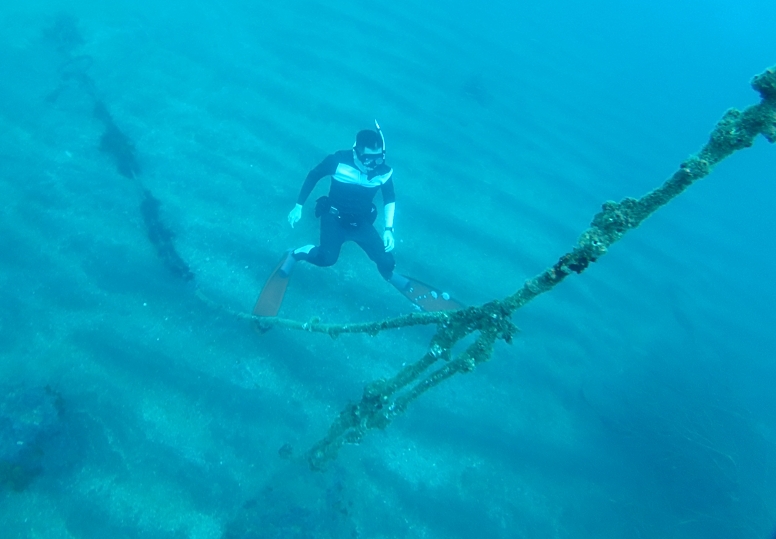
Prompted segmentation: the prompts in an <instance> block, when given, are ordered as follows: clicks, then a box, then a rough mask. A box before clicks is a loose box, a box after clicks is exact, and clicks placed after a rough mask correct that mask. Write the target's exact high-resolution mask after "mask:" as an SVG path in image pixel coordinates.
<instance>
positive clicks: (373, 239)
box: [353, 226, 396, 281]
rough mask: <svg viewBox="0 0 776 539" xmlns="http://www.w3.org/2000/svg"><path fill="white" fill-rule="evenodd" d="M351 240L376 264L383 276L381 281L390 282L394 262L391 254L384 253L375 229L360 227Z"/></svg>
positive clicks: (381, 239)
mask: <svg viewBox="0 0 776 539" xmlns="http://www.w3.org/2000/svg"><path fill="white" fill-rule="evenodd" d="M353 240H354V241H355V242H356V243H357V244H358V245H359V246H360V247H361V248H362V249H363V250H364V252H365V253H366V254H367V256H368V257H369V259H370V260H371V261H372V262H374V263H375V264H377V270H378V271H379V272H380V275H382V276H383V279H385V280H386V281H391V278H392V277H393V268H395V267H396V261H395V260H394V258H393V255H392V254H391V253H386V252H385V245H384V244H383V238H381V237H380V234H379V233H378V232H377V230H375V227H373V226H364V227H361V228H360V229H359V231H358V234H357V236H356V237H355V238H353Z"/></svg>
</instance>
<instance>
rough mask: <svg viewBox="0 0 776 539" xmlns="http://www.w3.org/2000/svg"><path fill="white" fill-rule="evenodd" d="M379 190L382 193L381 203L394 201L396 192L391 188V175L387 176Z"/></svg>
mask: <svg viewBox="0 0 776 539" xmlns="http://www.w3.org/2000/svg"><path fill="white" fill-rule="evenodd" d="M380 191H381V192H382V194H383V205H385V204H390V203H391V202H396V193H395V192H394V190H393V177H391V178H389V179H388V181H387V182H385V183H384V184H383V185H382V187H381V188H380Z"/></svg>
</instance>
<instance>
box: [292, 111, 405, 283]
mask: <svg viewBox="0 0 776 539" xmlns="http://www.w3.org/2000/svg"><path fill="white" fill-rule="evenodd" d="M375 126H376V127H377V130H372V129H365V130H363V131H359V132H358V134H356V142H355V143H354V144H353V148H352V149H348V150H341V151H338V152H336V153H333V154H331V155H329V156H328V157H326V158H325V159H324V160H323V161H322V162H321V163H320V164H319V165H318V166H316V167H315V168H313V169H312V170H311V171H310V173H309V174H308V175H307V178H306V179H305V181H304V183H303V184H302V188H301V190H300V191H299V196H298V197H297V199H296V205H295V206H294V208H293V209H292V210H291V212H290V213H289V214H288V222H289V224H290V225H291V226H292V227H293V226H294V224H296V223H297V222H298V221H299V220H300V219H301V218H302V206H303V205H304V203H305V201H306V200H307V197H309V196H310V193H311V192H312V190H313V188H314V187H315V185H316V184H317V183H318V182H319V181H320V180H321V179H322V178H324V177H326V176H331V187H330V189H329V194H328V195H327V196H323V197H321V198H319V199H318V200H317V201H316V203H315V216H316V217H318V218H320V220H321V237H320V243H319V245H318V246H314V245H305V246H303V247H299V248H298V249H295V250H293V251H291V252H290V253H288V256H287V260H286V261H285V263H284V264H283V266H282V271H283V272H285V273H290V272H291V269H292V268H293V265H294V263H295V262H296V261H298V260H304V261H306V262H309V263H311V264H314V265H316V266H331V265H333V264H334V263H335V262H336V261H337V259H338V258H339V254H340V249H341V248H342V244H344V243H345V242H346V241H354V242H356V243H357V244H358V245H359V247H361V248H362V249H363V250H364V252H365V253H366V254H367V256H368V257H369V258H370V260H372V262H374V263H375V264H376V265H377V269H378V271H379V272H380V275H382V276H383V278H384V279H386V280H387V281H389V282H390V283H391V284H393V285H394V286H396V287H397V288H399V289H400V290H401V289H403V288H404V287H405V286H406V285H407V283H408V281H407V279H405V278H404V277H402V276H401V275H399V274H395V273H394V272H393V269H394V267H395V266H396V262H395V261H394V258H393V254H392V253H391V251H393V248H394V246H395V239H394V236H393V220H394V215H395V212H396V195H395V192H394V184H393V169H392V168H391V167H389V166H388V165H387V164H386V162H385V139H384V138H383V134H382V130H380V126H379V124H377V122H375ZM378 191H379V192H380V194H381V195H382V199H383V217H384V225H385V226H384V227H383V233H382V236H381V234H380V233H378V231H377V229H376V228H375V227H374V222H375V220H376V218H377V208H376V207H375V205H374V203H373V202H372V200H373V199H374V197H375V195H377V192H378Z"/></svg>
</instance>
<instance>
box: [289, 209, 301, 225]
mask: <svg viewBox="0 0 776 539" xmlns="http://www.w3.org/2000/svg"><path fill="white" fill-rule="evenodd" d="M301 218H302V205H301V204H297V205H296V206H294V209H293V210H291V211H290V212H289V213H288V224H289V225H291V228H294V225H295V224H296V223H297V222H298V221H299V219H301Z"/></svg>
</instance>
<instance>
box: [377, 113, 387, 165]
mask: <svg viewBox="0 0 776 539" xmlns="http://www.w3.org/2000/svg"><path fill="white" fill-rule="evenodd" d="M375 127H376V128H377V134H378V135H380V140H382V141H383V161H385V135H383V130H382V129H380V124H379V123H377V120H376V119H375Z"/></svg>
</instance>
